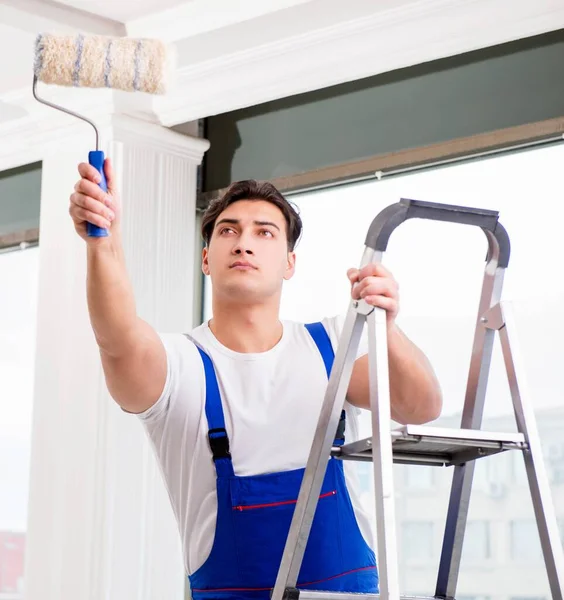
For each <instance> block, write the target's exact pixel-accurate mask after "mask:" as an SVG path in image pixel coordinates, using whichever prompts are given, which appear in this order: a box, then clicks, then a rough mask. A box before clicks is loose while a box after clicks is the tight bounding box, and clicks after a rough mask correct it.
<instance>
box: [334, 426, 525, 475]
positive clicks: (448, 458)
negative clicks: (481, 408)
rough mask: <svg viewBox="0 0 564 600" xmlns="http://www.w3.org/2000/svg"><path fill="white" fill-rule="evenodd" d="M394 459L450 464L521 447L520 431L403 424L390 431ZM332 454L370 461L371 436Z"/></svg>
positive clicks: (522, 437)
mask: <svg viewBox="0 0 564 600" xmlns="http://www.w3.org/2000/svg"><path fill="white" fill-rule="evenodd" d="M391 435H392V450H393V456H394V462H395V463H400V464H415V465H435V466H446V467H450V466H454V465H459V464H462V463H465V462H469V461H471V460H476V459H478V458H483V457H485V456H491V455H492V454H497V453H499V452H505V451H507V450H525V449H526V448H527V447H528V445H527V443H526V441H525V436H524V435H523V434H522V433H497V432H490V431H482V430H479V429H447V428H443V427H431V426H428V425H404V426H402V427H400V428H398V429H394V430H392V432H391ZM331 453H332V455H333V456H336V457H337V458H340V459H342V460H360V461H372V438H366V439H364V440H359V441H358V442H353V443H352V444H345V445H344V446H341V447H339V446H335V447H333V449H332V452H331Z"/></svg>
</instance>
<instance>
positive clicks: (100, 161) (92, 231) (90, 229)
mask: <svg viewBox="0 0 564 600" xmlns="http://www.w3.org/2000/svg"><path fill="white" fill-rule="evenodd" d="M88 163H89V164H91V165H92V166H93V167H94V168H95V169H96V170H97V171H98V172H99V173H100V176H101V177H102V181H100V183H99V186H100V187H101V188H102V190H104V192H107V191H108V184H107V183H106V175H105V174H104V153H103V152H102V150H93V151H92V152H89V153H88ZM86 232H87V233H88V236H89V237H106V236H107V235H108V230H107V229H103V228H102V227H98V225H93V224H92V223H86Z"/></svg>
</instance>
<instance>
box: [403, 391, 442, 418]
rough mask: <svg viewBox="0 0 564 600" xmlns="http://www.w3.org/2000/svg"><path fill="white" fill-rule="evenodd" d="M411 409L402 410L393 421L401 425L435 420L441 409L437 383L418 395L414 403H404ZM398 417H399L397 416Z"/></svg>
mask: <svg viewBox="0 0 564 600" xmlns="http://www.w3.org/2000/svg"><path fill="white" fill-rule="evenodd" d="M404 406H410V409H411V410H406V411H404V414H403V415H396V416H395V418H394V421H396V422H399V423H400V424H401V425H426V424H427V423H431V422H432V421H436V420H437V419H438V418H439V417H440V416H441V413H442V410H443V397H442V393H441V389H440V387H439V386H438V385H436V386H433V387H432V388H431V389H430V390H428V392H427V393H426V394H424V395H420V396H419V397H418V399H417V400H416V402H415V403H413V402H409V403H404ZM398 417H399V418H398Z"/></svg>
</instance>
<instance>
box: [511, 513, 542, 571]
mask: <svg viewBox="0 0 564 600" xmlns="http://www.w3.org/2000/svg"><path fill="white" fill-rule="evenodd" d="M510 528H511V537H510V539H511V558H513V560H516V561H532V562H540V561H542V549H541V544H540V538H539V531H538V527H537V524H536V521H534V520H533V519H521V520H515V521H512V522H511V523H510Z"/></svg>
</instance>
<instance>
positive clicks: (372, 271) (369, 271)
mask: <svg viewBox="0 0 564 600" xmlns="http://www.w3.org/2000/svg"><path fill="white" fill-rule="evenodd" d="M365 277H388V278H390V279H393V278H394V276H393V275H392V274H391V273H390V271H388V269H386V267H385V266H384V265H383V264H382V263H370V264H368V265H365V266H364V267H362V269H361V270H360V279H364V278H365Z"/></svg>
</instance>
